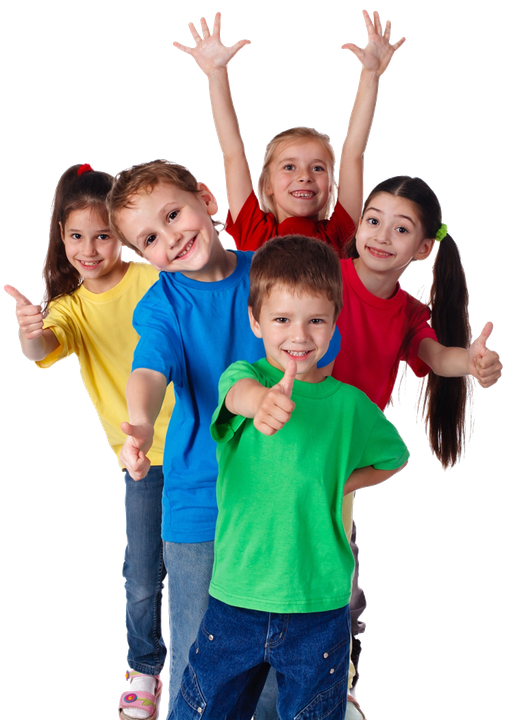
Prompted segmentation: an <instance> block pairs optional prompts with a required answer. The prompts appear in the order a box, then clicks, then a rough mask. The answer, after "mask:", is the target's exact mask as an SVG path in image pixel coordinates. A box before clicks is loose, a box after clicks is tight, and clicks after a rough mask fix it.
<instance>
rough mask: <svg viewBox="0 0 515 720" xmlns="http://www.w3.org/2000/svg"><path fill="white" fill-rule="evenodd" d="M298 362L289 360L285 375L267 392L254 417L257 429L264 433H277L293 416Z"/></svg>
mask: <svg viewBox="0 0 515 720" xmlns="http://www.w3.org/2000/svg"><path fill="white" fill-rule="evenodd" d="M296 374H297V363H296V362H295V360H289V361H288V365H287V367H286V372H285V373H284V376H283V377H282V379H281V380H280V382H278V383H277V385H274V386H273V387H271V388H270V390H269V391H268V392H267V393H266V394H265V396H264V398H263V400H262V401H261V404H260V406H259V408H258V410H257V412H256V415H255V417H254V426H255V428H256V430H259V432H262V433H263V434H264V435H275V433H276V432H277V431H278V430H280V429H281V428H282V427H284V425H286V423H287V422H288V420H289V419H290V417H291V414H292V412H293V411H294V410H295V403H294V402H293V400H292V399H291V393H292V390H293V381H294V380H295V375H296Z"/></svg>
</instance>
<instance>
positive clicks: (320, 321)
mask: <svg viewBox="0 0 515 720" xmlns="http://www.w3.org/2000/svg"><path fill="white" fill-rule="evenodd" d="M310 322H311V323H313V325H322V324H323V322H324V321H323V319H322V318H313V319H312V320H310Z"/></svg>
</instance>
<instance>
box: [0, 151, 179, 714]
mask: <svg viewBox="0 0 515 720" xmlns="http://www.w3.org/2000/svg"><path fill="white" fill-rule="evenodd" d="M112 181H113V178H112V177H111V175H108V174H107V173H103V172H96V171H94V170H93V169H92V168H91V166H90V165H73V166H72V167H70V168H69V169H68V170H66V172H65V173H64V174H63V175H62V177H61V179H60V180H59V183H58V185H57V189H56V192H55V198H54V206H53V213H52V220H51V225H50V241H49V245H48V251H47V257H46V262H45V267H44V271H43V277H44V279H45V284H46V294H45V301H44V303H43V306H41V305H33V304H32V303H31V302H30V301H29V300H28V299H27V298H26V297H24V296H23V295H22V294H21V293H20V292H18V290H16V288H14V287H12V286H10V285H6V286H5V290H6V291H7V292H8V293H9V295H11V297H13V298H14V299H15V301H16V316H17V318H18V323H19V326H20V341H21V346H22V351H23V353H24V355H25V356H26V357H28V358H29V360H35V361H36V363H37V364H38V365H39V367H44V368H45V367H50V366H51V365H53V364H54V363H55V362H57V361H58V360H60V359H61V358H64V357H66V356H67V355H70V354H71V353H76V355H77V356H78V359H79V364H80V372H81V375H82V379H83V381H84V384H85V386H86V389H87V391H88V393H89V395H90V397H91V400H92V401H93V404H94V406H95V409H96V410H97V413H98V415H99V418H100V422H101V423H102V426H103V428H104V430H105V433H106V435H107V439H108V441H109V444H110V445H111V447H112V448H113V450H114V451H115V453H116V455H117V457H118V456H119V452H120V449H121V447H122V445H123V442H124V439H125V435H124V434H123V432H122V431H121V429H120V423H121V422H122V421H123V420H125V419H126V416H127V405H126V400H125V386H126V383H127V379H128V377H129V375H130V372H131V363H132V356H133V352H134V348H135V346H136V343H137V340H138V335H137V333H136V331H135V330H134V329H133V327H132V314H133V311H134V308H135V307H136V304H137V303H138V302H139V300H140V299H141V297H142V296H143V295H144V294H145V293H146V291H147V290H148V289H149V287H150V286H151V285H153V284H154V282H155V281H156V280H157V277H158V274H157V271H156V270H155V269H154V268H153V267H152V266H151V265H148V264H147V263H134V262H126V261H124V260H123V259H122V245H121V243H120V241H119V240H118V239H117V238H116V237H115V236H114V235H113V233H112V232H111V230H110V228H109V222H108V217H107V210H106V205H105V200H106V197H107V194H108V192H109V190H110V189H111V185H112ZM172 408H173V392H172V388H171V386H170V388H169V391H168V393H167V396H166V399H165V403H164V404H163V409H162V410H161V414H160V416H159V419H158V422H157V423H156V426H155V436H154V442H153V445H152V449H151V450H150V451H149V453H148V456H149V459H150V461H151V465H152V467H151V469H150V471H149V474H148V475H147V477H146V478H145V479H144V480H140V481H138V482H135V481H134V480H133V479H132V478H131V477H130V475H129V474H128V473H127V471H125V484H126V495H125V499H126V503H125V504H126V523H127V548H126V551H125V562H124V567H123V574H124V577H125V579H126V583H125V587H126V594H127V614H126V619H127V639H128V644H129V652H128V664H129V666H130V668H131V669H130V671H129V672H127V675H126V677H127V679H130V681H131V689H130V691H129V692H126V693H123V694H122V697H121V699H120V704H119V714H120V717H121V718H126V719H128V720H132V719H133V718H140V719H141V720H147V719H148V718H150V719H151V720H152V719H153V718H155V717H156V697H157V696H158V695H159V693H160V692H161V681H160V680H159V673H160V671H161V669H162V667H163V664H164V661H165V656H166V647H165V644H164V642H163V638H162V635H161V612H160V610H161V592H162V588H163V580H164V577H165V574H166V570H165V567H164V563H163V551H162V541H161V495H162V490H163V473H162V460H163V449H164V439H165V434H166V428H167V426H168V421H169V419H170V415H171V412H172Z"/></svg>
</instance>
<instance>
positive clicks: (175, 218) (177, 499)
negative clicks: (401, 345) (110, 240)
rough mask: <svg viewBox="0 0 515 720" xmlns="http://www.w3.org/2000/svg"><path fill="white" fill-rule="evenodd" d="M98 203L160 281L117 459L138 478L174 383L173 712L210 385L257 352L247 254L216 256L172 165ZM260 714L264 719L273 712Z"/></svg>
mask: <svg viewBox="0 0 515 720" xmlns="http://www.w3.org/2000/svg"><path fill="white" fill-rule="evenodd" d="M108 204H109V214H110V222H111V225H112V227H113V229H114V230H115V232H116V234H117V235H118V237H120V239H121V240H122V242H124V243H125V244H126V245H128V246H129V247H131V248H132V249H133V250H135V251H136V252H137V253H138V254H139V255H142V256H144V257H145V258H147V260H149V261H150V262H151V263H152V264H153V265H154V266H155V267H157V268H158V269H159V270H162V271H164V272H161V273H160V275H159V280H158V281H157V282H156V283H155V285H154V286H153V287H152V288H151V289H150V290H149V291H148V293H147V294H146V295H145V296H144V298H143V299H142V300H141V302H140V303H139V304H138V306H137V308H136V310H135V312H134V319H133V324H134V327H135V329H136V330H137V332H138V334H139V335H140V340H139V342H138V345H137V347H136V351H135V354H134V361H133V366H132V370H133V371H132V374H131V376H130V378H129V381H128V384H127V405H128V410H129V418H130V424H129V423H124V424H123V425H122V429H123V430H124V432H126V433H127V440H126V442H125V444H124V446H123V449H122V451H121V455H120V460H121V462H122V463H123V464H124V465H125V467H126V468H127V470H129V472H130V474H131V476H132V477H133V478H134V479H135V480H139V479H141V478H143V477H145V475H146V473H147V470H148V467H149V461H148V459H147V457H146V453H147V452H148V450H149V448H150V447H151V445H152V438H153V426H154V422H155V419H156V417H157V414H158V412H159V408H160V407H161V403H162V400H163V397H164V393H165V389H166V387H167V385H168V383H170V382H173V384H174V390H175V395H176V405H175V409H174V412H173V415H172V419H171V421H170V424H169V426H168V431H167V436H166V442H165V451H164V458H163V472H164V478H165V485H164V492H163V529H162V532H163V540H164V541H165V542H164V561H165V564H166V568H167V571H168V584H169V602H170V626H171V646H172V652H173V656H172V662H171V675H170V702H173V699H174V697H175V695H176V694H177V692H178V690H179V687H180V681H181V676H182V673H183V670H184V668H185V667H186V665H187V661H188V650H189V648H190V646H191V643H192V642H193V640H194V639H195V636H196V633H197V630H198V627H199V624H200V620H201V618H202V616H203V613H204V611H205V609H206V607H207V602H208V587H209V582H210V579H211V573H212V563H213V538H214V533H215V523H216V516H217V507H216V491H215V485H216V477H217V474H218V466H217V462H216V446H215V443H214V441H213V440H212V438H211V436H210V432H209V425H210V421H211V416H212V413H213V410H214V409H215V408H216V405H217V401H218V398H217V387H218V380H219V378H220V375H221V374H222V373H223V372H224V370H225V369H226V368H227V367H228V366H229V365H230V364H231V363H232V362H234V361H235V360H239V359H242V358H244V359H246V360H248V361H249V362H254V361H256V360H258V359H259V358H260V357H262V355H263V344H262V341H261V340H260V339H259V338H257V337H256V336H255V335H254V334H253V333H252V332H251V329H250V327H249V323H248V311H247V301H248V293H249V279H248V278H249V269H250V262H251V258H252V254H251V253H243V252H238V251H236V252H233V251H228V250H225V249H224V248H223V246H222V244H221V242H220V239H219V237H218V233H217V232H216V229H215V226H214V222H213V220H212V217H213V215H214V214H215V212H216V211H217V204H216V201H215V198H214V197H213V195H212V193H211V192H210V191H209V190H208V188H207V187H206V186H205V185H203V184H202V183H197V181H196V179H195V178H194V177H193V175H192V174H191V173H190V172H189V171H188V170H187V169H186V168H184V167H182V166H181V165H177V164H174V163H168V162H165V161H155V162H151V163H145V164H143V165H137V166H134V167H133V168H130V169H129V170H125V171H124V172H122V173H120V175H119V176H118V177H117V178H116V181H115V183H114V186H113V189H112V191H111V193H110V196H109V198H108ZM337 346H338V348H339V343H337ZM336 352H337V349H336ZM335 354H336V353H333V355H332V357H331V358H330V359H334V356H335ZM327 357H328V358H329V355H328V356H327ZM323 362H325V358H324V361H323ZM327 362H329V360H327ZM273 704H274V705H275V702H274V703H273ZM270 712H271V713H272V715H271V716H272V717H273V716H274V712H275V711H274V709H273V708H271V709H270Z"/></svg>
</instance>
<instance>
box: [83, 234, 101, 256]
mask: <svg viewBox="0 0 515 720" xmlns="http://www.w3.org/2000/svg"><path fill="white" fill-rule="evenodd" d="M81 252H82V254H83V255H87V256H88V257H94V256H95V255H96V254H97V247H96V244H95V241H94V240H91V239H88V238H84V240H83V241H82V247H81Z"/></svg>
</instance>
